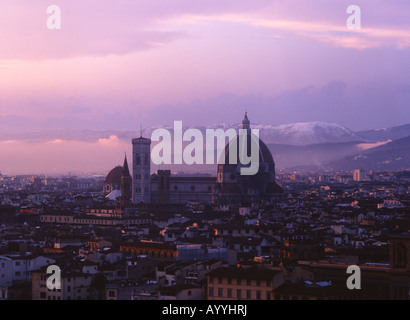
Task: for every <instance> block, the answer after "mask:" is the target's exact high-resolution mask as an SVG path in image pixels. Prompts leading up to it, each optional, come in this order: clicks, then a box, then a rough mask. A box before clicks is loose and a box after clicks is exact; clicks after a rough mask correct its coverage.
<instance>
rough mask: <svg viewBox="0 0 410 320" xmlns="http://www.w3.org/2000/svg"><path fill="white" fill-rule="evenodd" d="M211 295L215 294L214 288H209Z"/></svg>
mask: <svg viewBox="0 0 410 320" xmlns="http://www.w3.org/2000/svg"><path fill="white" fill-rule="evenodd" d="M209 296H210V297H213V296H214V288H209Z"/></svg>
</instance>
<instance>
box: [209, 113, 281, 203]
mask: <svg viewBox="0 0 410 320" xmlns="http://www.w3.org/2000/svg"><path fill="white" fill-rule="evenodd" d="M242 129H245V130H246V132H245V134H244V136H242V135H241V134H237V135H236V137H235V138H234V139H232V140H231V141H230V142H229V143H228V144H227V145H226V146H225V150H224V153H223V154H222V155H221V157H223V158H222V160H224V162H223V163H221V162H220V163H221V164H218V172H217V186H216V195H215V199H218V201H220V202H221V203H245V202H247V203H252V202H260V201H265V202H272V201H274V199H276V198H277V195H278V194H282V193H283V189H282V188H281V187H280V186H279V185H277V184H276V173H275V162H274V160H273V157H272V154H271V152H270V150H269V148H268V147H267V146H266V144H265V143H264V142H263V141H262V140H261V139H260V138H259V137H258V136H256V135H255V134H253V133H252V130H251V128H250V121H249V119H248V116H247V113H245V117H244V119H243V121H242ZM242 143H246V146H243V148H241V144H242ZM252 145H253V146H256V145H258V147H259V148H258V149H259V150H258V170H257V172H256V173H255V174H242V168H245V167H250V163H248V164H247V165H246V164H242V163H241V159H242V158H244V157H240V153H241V152H245V150H246V152H247V154H245V158H244V159H246V160H247V162H249V160H250V161H251V163H252V162H256V159H250V157H251V156H253V154H252V153H254V155H255V156H256V154H255V151H256V150H255V151H253V150H252ZM252 151H253V152H252Z"/></svg>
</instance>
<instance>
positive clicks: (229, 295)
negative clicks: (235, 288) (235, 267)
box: [228, 289, 232, 298]
mask: <svg viewBox="0 0 410 320" xmlns="http://www.w3.org/2000/svg"><path fill="white" fill-rule="evenodd" d="M228 298H232V289H228Z"/></svg>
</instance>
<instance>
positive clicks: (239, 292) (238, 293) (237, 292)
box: [236, 289, 242, 299]
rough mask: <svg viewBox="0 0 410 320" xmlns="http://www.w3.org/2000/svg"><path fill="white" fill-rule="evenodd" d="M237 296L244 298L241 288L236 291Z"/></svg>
mask: <svg viewBox="0 0 410 320" xmlns="http://www.w3.org/2000/svg"><path fill="white" fill-rule="evenodd" d="M236 296H237V298H238V299H241V298H242V290H241V289H238V290H237V291H236Z"/></svg>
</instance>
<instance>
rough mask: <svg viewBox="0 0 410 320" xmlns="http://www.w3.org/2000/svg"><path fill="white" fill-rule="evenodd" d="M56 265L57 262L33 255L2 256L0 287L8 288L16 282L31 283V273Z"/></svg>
mask: <svg viewBox="0 0 410 320" xmlns="http://www.w3.org/2000/svg"><path fill="white" fill-rule="evenodd" d="M53 263H55V260H53V259H50V258H47V257H43V256H38V257H33V256H31V255H25V256H22V255H19V254H7V255H2V256H0V287H8V286H11V285H13V283H14V282H28V281H31V273H32V271H34V270H38V269H40V268H42V267H44V266H47V265H50V264H53Z"/></svg>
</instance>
